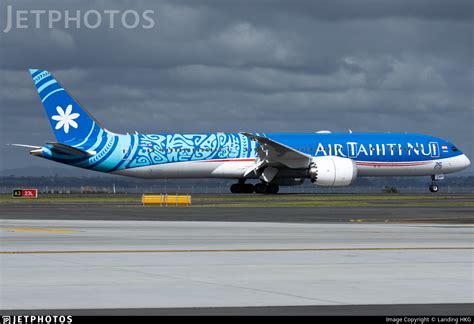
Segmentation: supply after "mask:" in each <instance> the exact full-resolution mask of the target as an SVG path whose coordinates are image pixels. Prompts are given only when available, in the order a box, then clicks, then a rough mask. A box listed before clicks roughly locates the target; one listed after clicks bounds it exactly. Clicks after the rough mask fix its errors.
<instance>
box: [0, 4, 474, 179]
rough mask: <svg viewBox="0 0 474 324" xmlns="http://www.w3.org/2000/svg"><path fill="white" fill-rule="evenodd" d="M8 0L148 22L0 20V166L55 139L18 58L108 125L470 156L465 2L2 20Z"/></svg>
mask: <svg viewBox="0 0 474 324" xmlns="http://www.w3.org/2000/svg"><path fill="white" fill-rule="evenodd" d="M8 5H12V6H13V10H14V11H15V10H24V9H29V10H31V9H45V10H50V9H53V10H59V11H60V12H64V10H71V11H72V10H77V9H80V10H82V12H83V13H84V12H86V11H87V10H92V9H95V10H98V11H99V12H102V11H104V10H114V9H115V10H120V12H121V13H123V12H124V11H126V10H136V11H137V12H138V13H140V14H142V13H143V12H144V11H145V10H153V11H154V14H152V15H151V17H152V19H153V21H154V27H153V28H151V29H145V28H142V27H141V26H140V27H138V28H134V29H127V28H124V27H123V26H122V25H121V24H120V23H116V25H115V28H113V29H111V28H109V20H105V21H103V25H102V26H101V27H99V28H97V29H89V28H85V27H84V26H81V27H80V28H75V27H74V28H68V29H66V28H64V22H62V23H61V22H59V23H58V24H57V25H56V26H55V27H56V28H52V29H49V28H48V26H47V24H46V23H45V22H44V21H42V24H41V26H40V28H36V26H35V21H34V20H33V16H29V18H30V20H29V21H28V24H29V26H28V28H25V29H12V30H11V31H9V32H7V33H5V32H0V86H1V87H0V113H1V115H0V117H1V124H0V125H1V132H0V145H1V147H2V150H1V158H0V170H5V169H13V168H18V167H27V166H32V167H34V166H50V167H55V166H57V164H53V162H48V161H43V160H42V159H40V158H35V157H32V156H29V155H28V154H27V150H26V151H25V150H23V149H19V148H12V147H8V146H6V145H5V144H7V143H25V144H32V145H42V144H44V143H45V142H47V141H50V140H54V136H53V134H52V131H51V129H50V126H49V123H48V121H47V119H46V115H45V114H44V112H43V108H42V106H41V103H40V101H39V98H38V95H37V93H36V90H35V88H34V85H33V82H32V80H31V78H30V76H29V73H28V71H27V69H28V68H38V69H47V70H49V71H51V72H52V73H53V74H54V75H55V77H56V78H57V79H58V81H59V82H60V83H61V84H62V85H63V86H64V87H66V88H67V89H68V91H69V92H70V93H71V94H72V95H73V96H75V97H76V98H77V99H78V100H79V101H80V102H81V103H82V104H83V105H84V106H85V107H87V108H88V109H89V110H90V111H91V112H92V113H93V114H94V115H95V117H96V118H97V119H98V120H100V121H101V122H102V123H103V124H104V125H105V126H106V127H107V128H108V129H110V130H112V131H114V132H133V131H135V130H136V131H139V132H152V133H165V132H214V131H224V132H236V131H250V132H257V131H259V132H314V131H318V130H322V129H325V130H326V129H328V130H332V131H347V130H348V129H352V130H354V131H361V132H417V133H426V134H430V135H434V136H439V137H443V138H446V139H448V140H450V141H452V142H454V143H456V144H457V145H458V146H459V147H460V149H461V150H463V151H464V152H465V153H466V154H468V155H469V156H470V157H471V160H472V159H473V158H474V144H473V139H474V133H473V114H474V103H473V91H474V84H473V83H474V82H473V75H474V65H473V57H474V50H473V42H474V37H473V36H474V35H473V30H474V26H473V11H474V1H470V0H466V1H451V0H446V1H436V0H426V1H416V0H407V1H398V0H397V1H395V0H357V1H353V0H349V1H339V0H327V1H313V0H307V1H295V0H291V1H290V0H288V1H277V0H272V1H257V0H251V1H250V0H249V1H237V0H233V1H230V0H229V1H223V0H216V1H196V0H192V1H191V0H190V1H176V0H172V1H145V0H142V1H124V0H122V1H115V0H114V1H107V0H101V1H38V0H30V1H5V0H1V7H0V10H1V20H0V21H1V24H2V26H1V29H2V30H3V29H4V28H5V26H6V24H7V23H6V20H7V6H8ZM103 18H106V16H104V17H103ZM141 18H143V17H141ZM91 21H92V20H91ZM140 23H147V22H146V21H144V20H143V19H141V21H140ZM471 169H472V167H471Z"/></svg>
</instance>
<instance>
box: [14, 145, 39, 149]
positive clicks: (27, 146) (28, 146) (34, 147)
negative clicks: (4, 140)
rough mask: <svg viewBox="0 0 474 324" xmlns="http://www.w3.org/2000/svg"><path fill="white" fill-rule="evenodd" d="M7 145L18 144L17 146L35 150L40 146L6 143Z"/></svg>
mask: <svg viewBox="0 0 474 324" xmlns="http://www.w3.org/2000/svg"><path fill="white" fill-rule="evenodd" d="M8 145H11V146H18V147H26V148H30V149H35V150H38V149H40V148H41V146H35V145H27V144H8Z"/></svg>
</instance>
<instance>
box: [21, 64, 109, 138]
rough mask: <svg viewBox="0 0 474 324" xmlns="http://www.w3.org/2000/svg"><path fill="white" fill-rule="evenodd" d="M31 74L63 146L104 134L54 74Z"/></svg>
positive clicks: (40, 72) (43, 71) (40, 71)
mask: <svg viewBox="0 0 474 324" xmlns="http://www.w3.org/2000/svg"><path fill="white" fill-rule="evenodd" d="M30 74H31V77H32V79H33V81H34V83H35V86H36V89H37V90H38V94H39V96H40V99H41V102H42V103H43V106H44V109H45V110H46V114H47V115H48V119H49V122H50V123H51V127H52V129H53V132H54V135H55V136H56V139H57V141H58V142H59V143H64V144H67V145H70V146H74V145H76V144H79V143H84V142H86V141H88V140H89V139H91V140H93V139H95V138H97V137H98V136H100V135H99V134H102V133H103V132H102V131H101V130H102V128H101V127H100V125H99V124H98V122H97V121H96V120H95V119H94V117H93V116H92V115H91V114H90V113H89V112H88V111H87V110H86V109H84V108H83V107H81V106H80V105H79V103H77V101H76V100H74V99H73V98H72V97H71V96H70V95H69V94H68V93H67V91H66V90H64V88H63V87H62V86H61V85H60V84H59V82H57V81H56V80H55V79H54V77H53V75H52V74H51V73H49V72H48V71H45V70H35V69H30Z"/></svg>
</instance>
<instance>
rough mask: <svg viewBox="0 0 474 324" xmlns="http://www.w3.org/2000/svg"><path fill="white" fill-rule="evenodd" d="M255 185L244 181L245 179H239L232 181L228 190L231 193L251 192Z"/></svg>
mask: <svg viewBox="0 0 474 324" xmlns="http://www.w3.org/2000/svg"><path fill="white" fill-rule="evenodd" d="M254 191H255V187H254V185H253V184H251V183H245V179H239V183H234V184H233V185H232V186H230V192H232V193H253V192H254Z"/></svg>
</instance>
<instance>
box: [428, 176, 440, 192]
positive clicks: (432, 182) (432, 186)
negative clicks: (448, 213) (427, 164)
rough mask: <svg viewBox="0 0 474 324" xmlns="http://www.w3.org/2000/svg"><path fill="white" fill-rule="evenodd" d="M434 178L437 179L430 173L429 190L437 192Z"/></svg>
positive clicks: (437, 188)
mask: <svg viewBox="0 0 474 324" xmlns="http://www.w3.org/2000/svg"><path fill="white" fill-rule="evenodd" d="M436 180H437V178H436V176H434V175H432V176H431V184H430V187H429V188H430V191H431V192H438V190H439V186H438V185H437V184H436Z"/></svg>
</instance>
